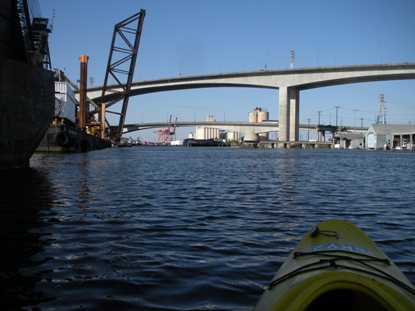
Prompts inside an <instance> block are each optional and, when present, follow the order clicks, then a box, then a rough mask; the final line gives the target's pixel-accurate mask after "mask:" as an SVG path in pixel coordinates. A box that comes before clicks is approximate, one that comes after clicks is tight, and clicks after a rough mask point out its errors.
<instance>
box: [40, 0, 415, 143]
mask: <svg viewBox="0 0 415 311" xmlns="http://www.w3.org/2000/svg"><path fill="white" fill-rule="evenodd" d="M38 2H39V5H40V9H41V12H42V15H43V17H47V18H52V16H53V11H54V12H55V13H54V16H55V17H54V20H53V32H52V34H51V35H50V39H49V45H50V50H51V59H52V66H53V67H54V68H60V69H63V70H64V71H65V72H66V74H67V76H68V77H69V78H71V79H72V80H73V81H76V80H77V79H79V56H80V55H81V54H87V55H88V56H89V57H90V59H89V64H88V76H89V77H92V78H93V86H98V85H102V83H103V79H104V75H105V69H106V64H107V61H108V53H109V49H110V43H111V37H112V33H113V29H114V25H115V24H116V23H117V22H119V21H121V20H123V19H125V18H127V17H129V16H131V15H133V14H135V13H137V12H138V11H139V10H140V9H142V8H143V9H145V10H146V18H145V22H144V27H143V33H142V37H141V42H140V49H139V55H138V60H137V66H136V69H135V78H134V80H135V81H139V80H150V79H159V78H168V77H178V76H180V75H181V76H187V75H203V74H212V73H219V72H222V73H226V72H237V71H249V70H259V69H285V68H289V65H290V50H294V51H295V67H297V68H303V67H316V66H341V65H359V64H378V63H399V62H415V39H414V38H415V37H414V35H415V18H414V16H415V1H414V0H336V1H334V0H286V1H282V0H251V1H248V0H206V1H202V0H200V1H199V0H116V1H115V0H71V1H56V0H38ZM379 94H384V95H385V101H386V104H385V105H386V112H387V115H386V118H387V122H388V123H403V124H408V122H411V123H415V80H403V81H385V82H376V83H375V82H372V83H361V84H349V85H343V86H335V87H325V88H319V89H312V90H307V91H303V92H301V96H300V98H301V102H300V105H301V106H300V123H307V122H308V119H310V122H311V123H316V122H317V118H318V113H317V111H322V112H321V123H325V124H328V123H332V124H334V123H335V114H336V109H335V108H334V107H335V106H340V108H339V111H338V112H339V120H338V122H339V123H341V124H343V125H354V124H357V125H360V123H361V120H360V118H364V119H363V125H364V126H369V125H370V124H371V123H373V122H374V120H375V117H376V114H377V111H378V105H379ZM255 106H259V107H262V108H264V109H266V110H268V111H269V113H270V119H273V120H276V119H278V109H277V107H278V91H277V90H266V89H252V88H247V89H245V88H212V89H210V88H209V89H196V90H183V91H170V92H162V93H154V94H148V95H141V96H136V97H133V98H131V99H130V104H129V107H128V113H127V119H126V123H138V122H153V121H164V120H167V118H168V116H169V115H173V118H176V117H177V118H178V121H190V120H197V121H202V120H205V118H206V116H207V115H214V116H215V118H216V119H217V120H218V121H223V120H227V121H247V118H248V112H249V111H251V110H252V108H253V107H255ZM153 131H154V130H151V131H145V132H135V133H132V136H133V137H136V136H140V137H142V138H143V139H146V140H155V139H156V135H155V134H154V133H153ZM190 131H193V129H191V128H190V129H182V130H180V131H179V132H178V133H179V134H178V137H177V138H185V137H186V136H187V134H188V132H190Z"/></svg>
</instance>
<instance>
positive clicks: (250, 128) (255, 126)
mask: <svg viewBox="0 0 415 311" xmlns="http://www.w3.org/2000/svg"><path fill="white" fill-rule="evenodd" d="M170 126H175V127H190V126H204V127H208V128H218V129H221V130H227V131H233V132H241V133H248V132H249V133H254V134H261V133H267V132H277V131H279V124H278V121H264V122H258V123H249V122H229V121H227V122H218V121H215V122H212V121H210V122H209V121H202V122H196V121H187V122H174V123H167V122H151V123H136V124H125V125H124V130H123V133H124V134H126V133H130V132H134V131H140V130H148V129H152V128H168V127H170ZM325 127H327V126H324V125H319V126H317V124H299V128H300V129H302V130H317V129H318V128H322V129H324V128H325ZM332 127H333V128H334V126H332ZM342 128H347V130H348V131H350V132H358V133H361V132H365V131H367V129H368V128H367V127H357V126H342Z"/></svg>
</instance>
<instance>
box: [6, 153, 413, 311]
mask: <svg viewBox="0 0 415 311" xmlns="http://www.w3.org/2000/svg"><path fill="white" fill-rule="evenodd" d="M31 162H32V168H31V169H29V170H23V171H18V172H11V173H10V172H9V173H5V172H1V174H0V175H1V185H3V186H2V188H1V197H0V203H1V209H0V215H1V217H0V220H1V237H0V239H1V241H0V242H1V256H0V258H1V259H0V260H1V265H0V269H1V270H0V277H1V281H0V284H1V288H0V295H1V296H0V299H1V301H2V306H3V307H4V306H6V307H7V308H8V309H18V308H22V309H26V310H30V309H32V308H33V307H37V308H39V309H42V310H56V309H59V310H73V309H79V308H86V309H104V308H106V309H110V308H112V309H117V310H125V309H135V310H152V309H154V310H156V309H160V310H166V309H172V310H194V309H205V310H206V309H214V310H215V309H220V310H222V309H227V310H251V309H252V308H253V307H254V306H255V303H256V301H257V300H258V299H259V296H260V295H261V293H262V291H263V289H264V287H265V286H266V285H267V283H268V282H269V281H270V279H271V278H272V276H273V275H274V273H275V272H276V270H277V269H278V267H279V266H280V265H281V263H282V262H283V261H284V260H285V258H286V256H287V255H288V254H289V252H290V251H291V250H292V248H293V247H294V246H295V245H296V243H297V242H298V241H299V239H300V238H301V237H302V236H303V234H304V233H305V232H306V231H307V230H309V228H310V227H311V226H313V225H314V224H315V223H317V222H319V221H321V220H324V219H327V218H341V219H346V220H349V221H351V222H353V223H355V224H357V225H358V226H360V227H361V228H362V229H363V230H364V231H366V233H368V234H369V236H371V237H372V238H373V239H374V240H375V241H376V242H377V243H378V244H379V246H381V248H383V250H384V251H385V252H386V253H387V254H388V255H389V256H390V257H391V258H392V260H394V261H395V262H396V263H397V265H398V266H399V267H400V268H401V269H402V271H403V272H404V273H405V274H406V275H407V277H408V278H409V279H410V280H411V281H412V282H413V283H415V260H414V259H415V220H414V219H415V190H414V189H415V177H414V176H415V152H366V151H339V150H275V149H230V148H217V149H216V148H180V147H178V148H161V147H159V148H151V147H148V148H147V147H136V148H119V149H108V150H102V151H95V152H91V153H88V154H73V155H47V154H36V155H34V156H33V158H32V161H31Z"/></svg>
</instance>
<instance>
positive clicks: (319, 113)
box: [317, 110, 321, 125]
mask: <svg viewBox="0 0 415 311" xmlns="http://www.w3.org/2000/svg"><path fill="white" fill-rule="evenodd" d="M317 113H318V122H317V125H320V115H321V110H320V111H317Z"/></svg>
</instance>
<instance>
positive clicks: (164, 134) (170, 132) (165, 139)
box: [154, 115, 177, 145]
mask: <svg viewBox="0 0 415 311" xmlns="http://www.w3.org/2000/svg"><path fill="white" fill-rule="evenodd" d="M171 118H172V115H170V119H169V124H168V126H167V128H164V129H160V130H157V131H155V132H154V133H156V134H158V142H159V143H161V144H163V145H167V144H169V143H170V142H171V141H172V140H173V137H174V135H176V123H177V117H176V120H175V121H174V123H172V122H171Z"/></svg>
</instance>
